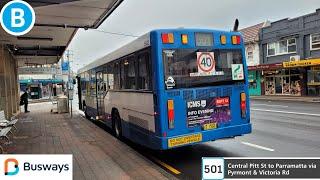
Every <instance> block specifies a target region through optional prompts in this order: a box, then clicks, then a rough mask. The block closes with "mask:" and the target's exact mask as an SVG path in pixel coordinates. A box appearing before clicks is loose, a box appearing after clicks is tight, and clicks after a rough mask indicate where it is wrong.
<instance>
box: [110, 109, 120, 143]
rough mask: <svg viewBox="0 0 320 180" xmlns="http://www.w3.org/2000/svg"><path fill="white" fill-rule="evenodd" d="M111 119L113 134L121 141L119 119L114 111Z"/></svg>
mask: <svg viewBox="0 0 320 180" xmlns="http://www.w3.org/2000/svg"><path fill="white" fill-rule="evenodd" d="M112 119H113V131H114V134H115V136H116V137H117V138H118V139H121V137H122V128H121V118H120V115H119V113H118V111H115V112H114V113H113V116H112Z"/></svg>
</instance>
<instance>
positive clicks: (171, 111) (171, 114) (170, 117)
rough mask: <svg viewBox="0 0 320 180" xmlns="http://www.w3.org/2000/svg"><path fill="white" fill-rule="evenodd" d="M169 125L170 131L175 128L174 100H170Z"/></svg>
mask: <svg viewBox="0 0 320 180" xmlns="http://www.w3.org/2000/svg"><path fill="white" fill-rule="evenodd" d="M168 125H169V129H173V128H174V102H173V100H172V99H169V100H168Z"/></svg>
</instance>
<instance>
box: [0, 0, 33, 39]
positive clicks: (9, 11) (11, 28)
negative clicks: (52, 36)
mask: <svg viewBox="0 0 320 180" xmlns="http://www.w3.org/2000/svg"><path fill="white" fill-rule="evenodd" d="M35 20H36V15H35V12H34V9H33V8H32V7H31V5H30V4H28V3H27V2H25V1H22V0H13V1H9V2H8V3H7V4H6V5H4V6H3V8H2V9H1V12H0V23H1V26H2V28H3V30H5V31H6V32H7V33H8V34H11V35H13V36H22V35H25V34H27V33H28V32H29V31H31V29H32V28H33V26H34V23H35Z"/></svg>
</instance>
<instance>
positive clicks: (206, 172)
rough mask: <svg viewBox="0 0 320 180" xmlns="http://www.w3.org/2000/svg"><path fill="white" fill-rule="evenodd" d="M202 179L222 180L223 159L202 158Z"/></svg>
mask: <svg viewBox="0 0 320 180" xmlns="http://www.w3.org/2000/svg"><path fill="white" fill-rule="evenodd" d="M202 179H224V159H222V158H205V157H204V158H202Z"/></svg>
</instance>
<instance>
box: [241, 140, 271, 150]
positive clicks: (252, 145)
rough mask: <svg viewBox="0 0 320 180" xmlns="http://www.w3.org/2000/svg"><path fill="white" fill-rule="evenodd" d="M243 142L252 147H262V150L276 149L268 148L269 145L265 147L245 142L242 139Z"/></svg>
mask: <svg viewBox="0 0 320 180" xmlns="http://www.w3.org/2000/svg"><path fill="white" fill-rule="evenodd" d="M241 143H242V144H244V145H247V146H250V147H254V148H257V149H262V150H266V151H271V152H273V151H274V149H271V148H267V147H264V146H259V145H256V144H252V143H249V142H245V141H241Z"/></svg>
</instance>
